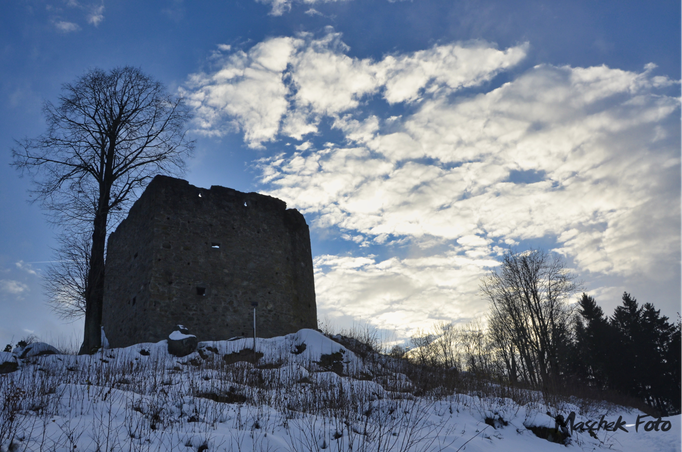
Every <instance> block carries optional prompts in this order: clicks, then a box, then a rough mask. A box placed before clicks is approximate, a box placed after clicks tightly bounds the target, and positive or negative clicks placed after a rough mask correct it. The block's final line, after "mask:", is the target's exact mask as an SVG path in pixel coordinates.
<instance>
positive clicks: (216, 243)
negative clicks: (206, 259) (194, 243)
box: [211, 242, 220, 250]
mask: <svg viewBox="0 0 682 452" xmlns="http://www.w3.org/2000/svg"><path fill="white" fill-rule="evenodd" d="M211 248H213V249H214V250H218V249H220V243H218V242H211Z"/></svg>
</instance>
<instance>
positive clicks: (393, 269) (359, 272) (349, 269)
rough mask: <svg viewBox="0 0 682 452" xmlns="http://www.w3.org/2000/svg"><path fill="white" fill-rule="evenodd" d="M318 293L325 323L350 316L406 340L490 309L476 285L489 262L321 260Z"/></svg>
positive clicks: (456, 258) (454, 258) (452, 257)
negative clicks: (440, 322) (436, 326)
mask: <svg viewBox="0 0 682 452" xmlns="http://www.w3.org/2000/svg"><path fill="white" fill-rule="evenodd" d="M314 264H315V268H316V272H315V289H316V292H317V294H318V295H317V298H318V310H319V311H320V312H319V313H320V316H321V317H326V318H329V319H331V320H334V319H339V318H343V317H345V316H350V317H353V318H356V319H362V321H365V322H368V323H371V324H372V325H374V326H375V327H378V328H385V329H389V330H392V329H396V328H397V329H398V330H399V331H396V332H397V333H398V335H399V336H400V337H408V336H410V335H411V334H414V333H416V331H417V330H418V329H429V328H430V327H431V326H432V325H433V324H434V323H435V322H437V321H441V320H446V321H451V320H454V319H463V318H472V317H479V316H482V315H484V314H485V312H486V311H487V308H488V305H487V301H486V300H484V299H482V298H481V297H480V295H479V293H478V279H479V277H480V275H481V272H485V269H486V268H489V267H491V266H495V265H497V262H496V261H494V260H492V259H489V258H484V259H477V258H470V257H468V256H464V255H458V254H456V253H455V252H453V251H446V252H443V253H441V254H436V255H430V256H428V257H425V258H411V259H410V258H408V259H398V258H391V259H387V260H384V261H377V260H376V259H375V258H374V256H370V257H364V258H358V257H341V256H319V257H317V258H316V259H315V262H314Z"/></svg>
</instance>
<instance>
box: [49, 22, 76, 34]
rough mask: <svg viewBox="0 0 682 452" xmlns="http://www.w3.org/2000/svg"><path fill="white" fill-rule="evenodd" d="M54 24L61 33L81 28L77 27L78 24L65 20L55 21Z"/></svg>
mask: <svg viewBox="0 0 682 452" xmlns="http://www.w3.org/2000/svg"><path fill="white" fill-rule="evenodd" d="M54 26H55V27H57V30H59V31H61V32H62V33H71V32H74V31H78V30H80V29H81V27H79V26H78V24H75V23H73V22H67V21H65V20H57V21H55V22H54Z"/></svg>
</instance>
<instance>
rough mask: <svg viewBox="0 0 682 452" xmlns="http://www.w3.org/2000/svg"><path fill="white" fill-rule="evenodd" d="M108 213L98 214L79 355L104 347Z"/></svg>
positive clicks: (95, 222) (93, 237)
mask: <svg viewBox="0 0 682 452" xmlns="http://www.w3.org/2000/svg"><path fill="white" fill-rule="evenodd" d="M106 224H107V220H106V213H104V212H101V213H100V212H98V214H97V216H96V217H95V221H94V228H93V229H94V231H93V233H92V251H91V254H90V272H89V274H88V287H87V290H86V294H85V330H84V333H83V345H81V348H80V351H79V352H78V354H79V355H83V354H92V353H95V352H96V351H97V350H99V348H100V347H101V346H102V343H101V339H102V332H101V325H102V306H103V302H104V248H105V245H106V238H107V231H106Z"/></svg>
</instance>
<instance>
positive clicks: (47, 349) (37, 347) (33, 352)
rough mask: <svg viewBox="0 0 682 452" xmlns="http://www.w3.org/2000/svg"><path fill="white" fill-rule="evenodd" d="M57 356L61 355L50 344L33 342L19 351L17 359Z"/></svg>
mask: <svg viewBox="0 0 682 452" xmlns="http://www.w3.org/2000/svg"><path fill="white" fill-rule="evenodd" d="M59 354H61V352H60V351H59V350H58V349H57V348H56V347H53V346H51V345H50V344H46V343H45V342H33V343H32V344H28V345H27V346H26V347H24V348H23V349H22V350H21V353H20V354H19V359H26V358H32V357H34V356H43V355H59Z"/></svg>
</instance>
